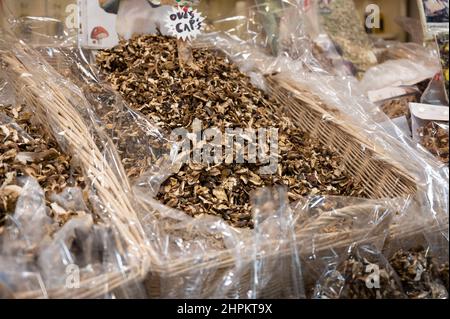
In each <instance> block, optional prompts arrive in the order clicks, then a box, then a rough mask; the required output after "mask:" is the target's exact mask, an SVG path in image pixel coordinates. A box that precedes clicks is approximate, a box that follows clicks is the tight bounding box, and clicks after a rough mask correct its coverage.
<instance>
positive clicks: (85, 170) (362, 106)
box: [0, 0, 449, 299]
mask: <svg viewBox="0 0 450 319" xmlns="http://www.w3.org/2000/svg"><path fill="white" fill-rule="evenodd" d="M168 2H170V1H163V2H162V3H163V4H165V3H168ZM158 3H159V2H158ZM141 4H142V5H144V4H145V5H147V4H146V3H144V2H142V3H141ZM292 5H294V6H295V5H296V4H292ZM319 8H320V10H321V16H322V17H321V22H320V23H321V24H322V25H323V26H324V27H325V28H326V29H327V33H329V36H330V37H331V38H332V39H333V41H334V42H335V44H337V48H338V49H342V51H343V52H342V54H343V56H344V58H346V59H349V60H352V62H353V63H354V64H355V65H356V66H357V68H358V72H359V75H362V73H364V72H365V75H364V78H363V79H362V81H358V80H357V79H356V78H354V77H352V76H349V75H348V74H347V73H345V72H344V73H341V72H335V71H336V69H334V67H335V65H332V66H331V64H327V63H325V62H324V61H320V59H317V55H321V54H323V52H315V53H311V52H313V50H314V48H315V45H317V43H314V42H313V41H310V40H311V39H308V38H302V39H298V38H297V39H295V37H297V36H299V34H297V33H296V34H295V35H294V34H293V37H292V38H289V36H287V37H284V38H283V40H289V39H291V40H292V39H294V40H295V41H293V42H292V43H295V45H296V48H295V50H293V51H289V50H288V51H286V50H285V49H286V47H285V46H286V43H291V42H289V41H287V42H283V43H281V46H280V47H279V48H280V49H281V51H280V52H281V53H280V54H276V55H268V54H267V51H265V50H261V49H262V48H261V47H258V46H255V43H252V42H251V41H243V40H242V39H238V38H236V37H233V36H230V35H226V34H221V33H216V32H213V33H208V34H203V35H201V36H199V38H198V39H197V40H196V41H193V42H192V43H186V42H184V43H181V40H180V39H178V40H177V39H176V38H172V37H168V36H163V35H140V36H135V37H132V38H131V39H129V40H122V41H121V42H120V43H119V44H118V45H117V46H115V47H113V48H110V49H106V50H102V51H98V52H92V51H88V50H85V49H83V48H79V47H72V46H70V45H69V46H68V45H67V43H69V42H70V41H66V40H67V39H63V40H62V43H63V45H54V46H53V47H48V46H37V47H33V45H32V44H31V43H26V42H24V41H21V40H20V35H18V34H14V33H13V32H12V33H8V34H7V35H5V39H0V99H2V100H0V105H1V108H0V138H1V140H2V144H1V147H0V151H1V153H0V263H1V264H2V267H0V296H5V295H6V296H12V297H17V298H42V297H43V298H66V297H69V298H103V297H106V298H116V297H118V296H125V297H136V296H137V297H144V298H182V299H189V298H204V299H206V298H321V299H323V298H350V299H361V298H362V299H381V298H395V299H397V298H401V299H403V298H414V299H425V298H433V299H443V298H448V290H449V287H448V254H449V252H448V166H447V165H444V164H443V163H441V162H438V161H437V160H436V159H435V158H434V157H433V155H436V156H437V157H438V158H439V159H440V160H443V161H444V162H445V161H447V162H448V122H447V124H443V123H442V122H444V123H445V120H446V118H445V114H446V115H447V118H448V107H447V106H442V105H441V106H440V107H439V108H440V112H439V114H437V113H436V112H437V111H436V108H435V107H433V110H432V111H430V112H428V113H427V112H426V114H420V112H422V111H423V109H424V106H423V105H417V104H416V105H417V109H414V107H412V106H413V105H414V103H415V102H417V101H419V100H420V95H421V92H422V91H423V90H422V89H421V88H420V87H421V86H422V84H421V83H420V82H421V81H428V79H429V78H431V77H433V75H434V74H435V73H436V70H437V69H438V59H437V58H436V55H435V52H431V51H429V50H427V49H424V50H419V49H417V47H414V46H402V45H398V46H394V47H396V48H397V49H396V50H395V49H394V50H393V51H391V52H394V51H395V52H397V53H398V52H402V55H401V58H399V57H400V56H397V58H394V59H389V60H388V61H387V62H385V63H383V64H378V65H376V66H375V67H373V68H369V66H371V65H372V64H373V63H376V61H374V60H373V59H372V57H373V56H372V53H371V51H372V45H371V43H370V41H368V40H369V39H368V38H366V37H365V36H366V35H365V34H364V33H362V34H361V33H360V32H359V31H360V30H359V29H360V28H359V26H358V25H357V23H356V22H355V21H353V20H352V21H350V20H348V19H350V18H349V16H350V15H353V14H354V13H355V12H354V5H353V3H352V1H344V0H342V1H341V0H334V1H320V7H319ZM179 10H181V9H179ZM188 12H189V7H188V8H187V9H186V11H184V13H186V14H187V15H188V14H189V13H188ZM181 14H183V13H181V11H180V15H181ZM301 14H303V12H301ZM41 20H42V21H45V19H41ZM341 20H343V21H346V23H347V25H346V26H344V25H343V24H342V21H341ZM10 23H12V24H19V25H20V21H16V20H14V19H10ZM284 23H286V21H284ZM336 24H339V25H336ZM16 27H17V25H15V26H14V28H12V29H18V28H16ZM280 29H281V31H282V32H281V33H280V34H281V35H284V36H286V35H289V33H290V32H291V31H288V30H291V29H290V28H286V25H285V26H283V28H280ZM292 30H297V28H292ZM297 31H298V30H297ZM292 32H293V31H292ZM349 32H350V33H349ZM353 34H357V35H360V36H361V37H360V42H357V46H360V47H362V48H364V50H360V52H359V53H362V55H359V54H356V53H355V52H354V51H352V48H353V47H354V46H353V45H354V41H353V43H351V42H352V41H350V40H351V39H350V35H353ZM300 36H302V35H300ZM357 38H358V37H357ZM53 40H55V43H58V42H57V41H58V39H53ZM297 40H298V41H297ZM316 40H317V39H316ZM353 40H354V39H353ZM358 41H359V40H358ZM60 44H61V43H60ZM180 49H181V50H180ZM184 49H186V50H188V51H189V53H190V59H189V63H184V62H183V61H184V60H183V59H182V58H180V54H183V53H182V51H183V50H184ZM297 49H300V50H297ZM293 52H294V53H298V55H295V56H294V55H293V54H292V53H293ZM352 52H353V53H352ZM411 52H413V53H414V54H413V56H414V57H415V58H411ZM284 53H288V54H284ZM393 56H396V54H393ZM424 57H426V59H425V58H424ZM414 59H415V60H414ZM327 65H328V67H331V68H332V70H331V71H330V70H328V69H327ZM324 68H325V69H324ZM395 70H406V71H405V72H393V71H395ZM388 71H389V72H388ZM396 73H399V74H396ZM428 88H429V87H428ZM400 91H401V92H400ZM399 92H400V93H399ZM368 97H369V98H368ZM373 97H375V98H376V99H377V101H376V102H377V103H380V102H381V103H384V105H383V106H382V107H381V108H382V110H380V109H379V108H378V107H377V106H376V105H375V104H373V102H374V101H372V99H371V98H373ZM380 97H381V98H380ZM422 97H423V96H422ZM3 101H4V102H5V103H4V104H1V103H3ZM405 108H406V109H405ZM382 111H384V112H385V113H386V114H388V115H389V116H390V117H391V118H394V119H395V118H397V116H398V115H401V116H404V117H405V119H406V118H407V117H409V116H408V115H409V114H410V117H411V129H412V134H413V139H411V138H410V136H407V135H408V134H407V133H404V132H403V131H400V130H399V129H398V127H397V126H396V125H395V124H394V123H397V122H392V121H390V120H389V118H388V116H386V114H383V112H382ZM380 123H382V124H383V125H381V124H380ZM436 125H437V126H438V127H437V126H436ZM441 129H443V130H441ZM213 133H214V134H217V135H214V134H213ZM223 133H225V134H223ZM410 133H411V131H410ZM217 136H219V138H218V139H216V137H217ZM229 138H230V139H231V141H232V143H233V144H232V145H233V147H231V152H230V149H229V147H230V145H229V144H227V140H229ZM259 139H262V140H259ZM420 144H422V145H423V146H420ZM259 148H261V149H259ZM426 149H428V150H430V151H431V153H433V154H430V153H429V152H428V151H427V150H426ZM252 151H256V153H252ZM219 155H220V156H219ZM405 159H408V160H407V161H406V160H405ZM30 212H32V213H33V214H30ZM73 267H75V268H74V269H76V270H77V269H78V270H79V271H80V281H79V282H78V283H75V284H78V285H79V288H78V289H71V287H70V285H71V284H72V283H69V284H68V283H67V280H66V279H67V277H66V276H64V274H67V272H68V270H69V271H70V270H71V269H73ZM27 276H28V277H27ZM68 285H69V287H68Z"/></svg>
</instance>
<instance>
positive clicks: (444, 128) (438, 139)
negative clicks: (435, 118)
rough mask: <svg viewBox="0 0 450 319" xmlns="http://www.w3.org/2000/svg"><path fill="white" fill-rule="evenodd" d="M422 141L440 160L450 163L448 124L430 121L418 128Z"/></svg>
mask: <svg viewBox="0 0 450 319" xmlns="http://www.w3.org/2000/svg"><path fill="white" fill-rule="evenodd" d="M418 133H419V137H420V143H421V144H422V146H423V147H425V148H426V149H427V150H429V151H430V153H431V154H433V155H434V156H436V158H437V159H439V160H440V161H442V162H444V163H446V164H448V156H449V155H448V151H449V149H448V146H449V145H448V124H441V123H438V122H429V123H428V124H427V125H425V126H423V127H421V128H419V129H418Z"/></svg>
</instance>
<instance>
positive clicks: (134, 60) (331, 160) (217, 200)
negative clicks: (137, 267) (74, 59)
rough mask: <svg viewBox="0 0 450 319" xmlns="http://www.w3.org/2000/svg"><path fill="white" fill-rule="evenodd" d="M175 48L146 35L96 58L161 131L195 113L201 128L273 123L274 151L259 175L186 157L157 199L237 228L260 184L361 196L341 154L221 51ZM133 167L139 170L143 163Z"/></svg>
mask: <svg viewBox="0 0 450 319" xmlns="http://www.w3.org/2000/svg"><path fill="white" fill-rule="evenodd" d="M177 54H178V51H177V42H176V39H174V38H170V37H163V36H149V35H148V36H141V37H135V38H133V39H131V40H129V41H126V42H125V41H122V42H121V43H120V44H119V45H118V46H116V47H115V48H113V49H110V50H105V51H101V52H99V54H98V56H97V64H98V66H99V67H100V69H101V71H102V72H103V74H104V75H105V77H106V80H107V81H108V82H110V83H111V85H112V87H113V89H115V90H117V91H118V92H119V93H120V94H121V95H122V97H123V98H124V99H125V100H126V101H127V102H128V103H129V105H130V107H131V108H132V109H134V110H137V111H139V112H141V113H142V114H144V116H146V118H147V119H148V120H149V121H151V122H152V123H155V124H156V125H158V126H159V127H161V128H162V130H163V131H164V133H166V134H170V132H172V131H173V130H174V129H177V128H185V129H186V130H188V131H189V132H192V124H193V122H194V121H195V120H196V119H198V120H200V121H201V125H202V128H203V129H207V128H212V127H214V128H218V129H220V130H222V131H224V130H225V129H227V128H233V129H234V128H242V129H246V128H252V129H258V128H266V129H268V128H276V129H278V156H279V158H278V167H277V170H276V171H277V172H276V173H275V174H273V175H262V174H260V168H261V166H262V163H260V162H256V163H248V162H249V161H246V163H240V164H234V163H233V164H227V162H226V161H224V163H217V164H209V165H206V164H204V165H203V164H202V163H197V164H196V163H191V164H184V165H183V166H182V167H181V168H180V169H179V170H178V171H177V172H176V173H175V174H172V176H171V177H170V178H168V179H167V180H166V181H165V182H164V183H163V184H162V186H161V188H160V191H159V193H158V195H157V198H158V199H159V200H161V201H162V202H163V203H164V204H166V205H168V206H171V207H173V208H177V209H180V210H183V211H184V212H186V213H187V214H189V215H191V216H197V215H201V214H211V215H216V216H220V217H222V218H223V219H224V220H226V221H228V222H229V223H230V224H231V225H233V226H236V227H252V226H253V220H252V216H251V207H250V204H249V194H250V193H251V192H252V191H253V190H254V189H256V188H258V187H263V186H272V185H285V186H287V187H288V194H289V198H290V199H291V200H296V199H298V198H300V197H301V196H304V195H311V194H315V195H344V196H358V195H361V193H362V188H361V187H360V186H359V185H358V183H357V181H355V180H353V179H352V178H351V177H350V176H349V174H348V173H347V172H346V170H345V168H344V166H343V164H342V162H343V160H342V158H340V157H339V156H338V155H337V153H336V152H334V151H333V150H332V149H330V148H329V147H327V146H325V145H323V144H321V143H320V142H318V141H317V140H316V139H313V138H311V137H310V136H309V135H308V134H307V133H305V132H302V131H300V130H299V129H298V128H296V127H295V126H294V125H293V123H292V122H291V120H290V119H289V118H287V117H281V116H279V115H277V114H276V113H275V112H274V111H273V110H277V109H281V105H280V104H279V103H278V102H277V101H276V100H274V99H271V98H269V97H268V96H266V95H265V94H264V93H263V92H262V91H260V90H258V89H257V88H255V87H254V86H253V85H252V84H251V83H250V79H249V78H248V77H247V76H245V75H244V74H243V73H241V72H240V71H239V69H238V68H237V66H235V65H234V64H232V63H230V62H229V61H227V59H226V58H225V57H224V56H223V55H222V54H220V53H219V52H216V51H213V50H210V49H205V48H201V49H193V56H194V59H195V64H196V66H197V68H195V69H192V68H182V67H180V65H179V61H178V57H177ZM107 123H108V122H107ZM121 153H122V156H123V155H126V154H125V152H121ZM244 157H245V158H246V159H248V154H244ZM129 158H130V162H129V163H128V164H129V165H125V169H126V171H127V174H128V175H129V176H138V174H136V172H135V171H133V165H132V163H133V162H132V160H134V158H132V157H129ZM122 159H123V158H122ZM136 160H137V159H136ZM138 166H139V167H140V169H139V172H140V173H142V172H143V171H144V169H143V166H142V165H140V164H138Z"/></svg>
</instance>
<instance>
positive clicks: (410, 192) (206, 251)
mask: <svg viewBox="0 0 450 319" xmlns="http://www.w3.org/2000/svg"><path fill="white" fill-rule="evenodd" d="M203 40H205V41H206V42H207V43H208V44H209V45H211V46H213V47H216V48H219V49H221V50H222V51H224V52H225V53H227V55H228V56H229V57H230V58H231V59H233V60H235V61H236V62H237V63H239V64H240V65H241V66H242V67H243V69H244V70H246V71H251V72H258V74H270V73H273V72H274V70H276V71H281V72H280V74H278V75H277V76H270V77H269V78H268V79H267V81H266V84H267V86H268V88H269V90H270V92H271V94H274V95H275V96H277V98H279V99H280V101H282V102H283V104H284V105H286V109H285V110H277V111H281V112H287V113H288V114H289V115H290V116H292V117H293V118H294V119H296V120H297V122H298V124H299V125H300V126H301V127H302V128H304V129H305V130H308V131H310V132H311V133H312V135H313V136H317V138H318V139H320V140H321V141H322V142H323V143H326V144H327V145H330V146H332V147H334V148H336V149H337V150H338V151H339V152H340V153H341V154H342V156H343V158H344V159H345V162H346V166H347V169H348V170H349V171H350V172H351V173H352V174H353V175H354V176H355V177H358V178H359V179H360V180H361V181H362V182H363V183H364V185H365V186H366V195H367V196H368V197H369V198H371V199H370V200H363V199H355V198H333V197H329V198H320V197H313V198H309V199H308V198H305V199H304V200H301V201H300V202H298V203H296V204H295V205H288V204H287V200H286V196H285V193H284V192H283V190H274V191H270V190H267V189H265V190H261V191H259V192H257V194H255V196H254V197H253V207H254V214H255V228H254V230H248V229H234V228H232V227H230V226H229V225H227V224H226V223H225V222H223V221H222V220H220V219H218V218H214V217H210V216H207V217H202V218H195V219H194V218H191V217H188V216H187V215H185V214H184V213H183V212H179V211H176V210H173V209H170V208H168V207H165V206H163V205H161V204H160V203H158V202H157V201H156V200H154V199H153V195H154V194H155V187H157V186H158V185H159V184H160V183H161V180H162V179H164V177H165V176H167V175H168V174H169V171H170V165H171V164H173V163H172V162H171V161H170V158H168V154H167V152H165V148H164V147H163V146H164V145H167V144H169V145H170V143H171V141H169V140H168V139H167V138H166V137H164V136H163V135H162V134H161V133H160V131H159V129H158V128H157V127H155V126H154V125H153V124H152V123H150V122H148V121H147V120H145V119H144V118H143V117H142V116H141V115H140V114H139V113H138V112H135V111H132V110H131V109H129V108H128V107H127V105H126V104H125V103H124V102H123V101H122V99H121V98H120V97H119V96H118V95H117V94H115V93H114V92H113V91H112V90H111V89H110V88H108V87H107V86H106V85H105V84H103V83H102V82H101V81H100V80H98V77H97V75H96V72H95V71H94V70H92V69H91V67H90V65H89V64H88V63H87V62H86V59H85V57H84V55H83V51H81V50H79V49H70V48H42V49H41V50H39V52H40V53H41V54H39V53H38V51H35V50H33V49H30V48H29V47H27V46H26V45H25V44H24V43H20V42H17V41H14V42H13V43H14V44H13V45H12V46H11V45H10V46H8V48H6V47H5V46H2V60H3V61H5V62H6V71H7V74H8V76H9V78H10V80H11V82H12V83H14V86H15V87H16V91H17V92H18V93H20V94H18V95H21V96H22V98H23V101H24V102H25V103H28V104H31V105H33V107H34V109H35V111H36V120H37V121H39V122H40V123H41V124H42V125H44V126H45V127H46V129H47V130H48V131H49V132H52V133H53V134H54V135H56V136H57V137H58V141H59V142H60V143H61V144H62V145H63V147H64V149H66V150H67V152H68V153H69V154H72V155H73V156H75V157H77V158H79V160H80V162H81V164H82V167H83V169H84V171H85V172H87V173H86V174H87V176H90V177H91V178H92V183H93V187H94V189H95V192H96V193H97V195H98V196H99V197H100V198H101V200H102V201H104V203H108V204H106V205H105V206H106V207H107V209H108V214H107V215H108V216H109V217H110V222H111V224H112V225H114V226H115V227H116V228H117V229H118V231H119V233H120V235H121V237H122V238H123V239H124V241H125V242H127V243H128V245H127V248H126V251H128V252H129V253H130V254H132V255H133V254H135V256H134V257H135V258H132V260H131V261H130V264H132V265H133V267H131V269H130V272H131V275H130V276H129V277H127V278H124V276H123V273H120V272H118V273H117V274H115V275H114V276H113V277H112V278H120V280H117V284H118V285H120V284H125V283H127V282H130V281H133V280H135V279H144V278H145V286H146V290H147V292H146V296H149V297H163V298H166V297H172V298H220V297H227V298H281V297H285V298H302V297H305V296H308V295H309V293H308V290H309V288H308V287H305V285H306V283H307V282H308V281H314V280H315V277H314V276H312V275H311V274H310V273H309V272H312V271H311V268H314V267H310V266H309V264H308V260H310V259H311V257H312V256H316V255H320V253H321V252H323V251H328V250H330V249H331V250H339V249H346V248H348V247H350V246H354V245H364V244H367V243H370V244H374V243H375V244H376V245H377V246H378V247H383V243H384V242H385V240H387V242H389V241H392V240H393V239H395V240H398V239H399V238H403V237H411V236H413V237H414V236H416V235H418V236H419V235H420V236H423V235H424V234H425V237H426V238H427V243H426V244H429V245H430V246H432V247H433V248H434V249H436V250H437V252H438V253H441V254H442V257H444V258H445V257H447V259H448V249H447V250H445V249H444V248H442V247H441V246H439V245H437V244H436V242H439V240H434V238H435V237H437V238H444V240H445V238H448V236H447V233H448V211H447V195H448V185H445V184H446V183H447V184H448V170H447V171H445V170H444V172H442V171H441V170H442V167H441V166H439V165H438V164H437V163H436V162H434V161H433V160H432V159H429V158H426V156H425V155H423V154H421V153H419V151H417V150H415V148H413V147H412V146H410V145H409V144H407V143H400V142H397V141H396V140H394V139H393V138H392V137H391V136H389V135H387V134H385V133H384V132H378V131H376V130H373V127H372V126H371V125H372V122H371V118H370V116H368V115H367V114H366V113H364V111H365V110H364V108H363V107H361V106H360V104H358V103H359V102H358V101H353V102H352V100H351V99H347V100H345V98H346V97H347V96H345V93H343V94H342V96H344V97H342V96H341V95H339V94H338V93H335V92H336V91H333V90H332V84H330V83H329V82H327V78H325V77H324V78H321V76H320V75H317V74H307V75H310V77H308V76H305V77H304V78H302V77H301V76H302V75H304V74H302V73H301V72H298V74H295V72H288V71H287V70H285V69H283V68H280V67H278V66H279V65H280V64H281V65H289V63H286V61H277V60H272V59H270V58H268V57H265V56H264V55H261V54H258V52H255V51H251V50H250V51H247V49H248V47H245V46H243V45H242V44H240V43H237V44H236V43H234V44H233V42H232V41H231V40H230V39H227V38H221V37H218V36H217V35H213V36H212V37H210V38H208V37H205V38H204V39H203ZM43 57H44V58H49V57H51V59H47V60H48V62H50V63H51V64H52V62H54V59H57V58H58V57H59V58H60V61H59V62H62V63H57V64H55V66H56V67H57V68H56V70H57V71H59V72H60V74H58V73H57V72H55V70H53V69H52V67H51V66H50V65H49V64H47V62H45V61H44V58H43ZM243 57H245V58H243ZM303 62H304V61H302V63H301V64H302V65H303V64H304V63H303ZM290 66H291V67H292V63H291V65H290ZM294 70H295V69H294ZM295 71H297V70H295ZM294 74H295V75H294ZM286 79H287V80H286ZM305 82H309V85H308V83H305ZM314 84H316V85H317V88H316V89H314V88H312V86H314ZM321 85H322V86H321ZM342 85H343V86H345V85H348V83H342ZM95 88H96V89H95ZM321 89H322V90H321ZM344 91H345V90H344ZM327 95H329V96H327ZM355 100H357V98H355ZM49 101H50V102H51V106H52V107H48V105H49V103H48V102H49ZM347 103H348V104H347ZM352 107H354V108H355V110H354V114H352V113H347V112H346V110H347V108H352ZM349 114H352V115H353V116H355V117H357V116H359V117H360V123H361V124H360V125H356V124H352V125H350V124H349V123H352V122H351V120H352V117H351V116H349ZM376 129H378V127H376ZM62 132H64V134H61V133H62ZM119 132H121V133H122V134H119ZM125 146H126V148H125V149H126V151H127V152H128V153H127V157H128V158H133V157H134V159H135V161H136V163H138V162H139V161H142V156H144V157H145V161H146V162H145V163H143V164H142V167H145V168H146V169H145V170H142V171H139V175H140V176H141V178H139V179H137V180H133V181H132V182H133V183H132V184H130V183H129V181H128V178H127V177H126V176H125V173H124V170H123V167H122V163H121V160H120V159H119V158H120V154H123V151H124V147H125ZM405 155H407V156H409V158H410V161H409V162H408V163H405V162H403V161H402V160H399V159H402V158H403V157H404V156H405ZM422 158H425V159H422ZM167 159H169V161H167ZM148 163H150V165H149V164H148ZM166 165H167V166H166ZM99 166H101V169H99ZM138 166H139V167H141V166H140V165H138ZM424 168H425V169H424ZM99 174H101V175H102V176H103V178H102V179H101V181H100V180H99V179H97V178H96V177H98V175H99ZM424 175H425V176H424ZM445 175H447V180H445ZM430 238H431V239H430ZM432 239H433V240H432ZM380 249H381V248H380ZM445 254H446V255H445ZM313 259H314V258H313ZM103 279H104V280H106V281H108V282H110V280H111V277H109V276H105V275H104V274H102V275H99V276H98V277H97V278H96V280H97V282H100V283H101V281H102V280H103ZM94 282H95V281H94ZM94 286H95V285H94ZM114 287H115V285H114V284H111V286H110V287H109V289H113V288H114ZM103 290H104V288H103V287H102V292H99V291H97V290H95V289H92V286H90V289H87V290H86V291H85V293H84V294H75V295H71V292H67V291H66V290H65V289H64V288H61V289H60V290H57V291H55V292H49V294H48V296H49V297H66V296H73V297H98V296H99V295H101V293H103ZM18 296H26V297H35V296H36V295H34V294H33V292H28V293H27V294H26V295H20V294H18Z"/></svg>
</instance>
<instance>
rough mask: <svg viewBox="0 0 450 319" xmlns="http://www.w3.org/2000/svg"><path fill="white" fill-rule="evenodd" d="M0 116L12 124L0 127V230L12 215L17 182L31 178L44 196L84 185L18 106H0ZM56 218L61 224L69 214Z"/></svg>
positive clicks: (53, 145) (56, 147)
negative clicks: (20, 178) (7, 118)
mask: <svg viewBox="0 0 450 319" xmlns="http://www.w3.org/2000/svg"><path fill="white" fill-rule="evenodd" d="M0 112H2V113H3V114H5V115H6V116H8V117H9V118H10V119H12V120H13V121H14V122H11V123H6V122H5V123H4V124H1V125H0V226H1V225H3V223H4V221H5V217H6V215H7V214H13V213H14V209H15V206H16V201H17V199H18V197H19V195H20V192H21V187H20V186H18V184H17V178H18V177H21V176H31V177H34V178H35V179H36V180H37V181H38V182H39V184H40V186H41V187H42V188H43V189H44V191H45V194H46V197H47V204H48V206H49V208H50V202H49V201H48V196H49V195H50V194H52V193H59V192H61V191H62V190H63V189H64V188H65V187H67V186H79V187H81V188H84V186H85V182H84V178H83V176H82V174H81V173H80V171H79V170H78V169H74V168H73V167H72V165H71V157H70V156H68V155H65V154H64V153H62V152H61V150H60V148H59V147H58V145H57V144H56V142H55V141H54V140H52V139H51V138H50V137H48V136H45V134H44V133H43V132H42V131H41V130H40V129H39V128H38V127H37V126H35V125H33V124H32V123H31V114H30V113H29V112H27V111H25V110H24V108H23V107H22V106H11V105H7V106H3V105H0ZM50 212H51V214H53V215H55V216H56V217H58V216H60V217H61V218H62V220H56V222H57V223H60V224H64V223H65V221H66V219H67V218H68V216H69V215H70V214H71V212H67V216H65V215H66V214H54V212H53V209H50Z"/></svg>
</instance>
